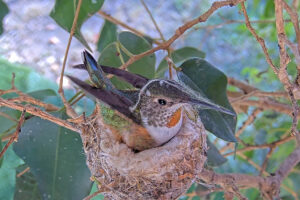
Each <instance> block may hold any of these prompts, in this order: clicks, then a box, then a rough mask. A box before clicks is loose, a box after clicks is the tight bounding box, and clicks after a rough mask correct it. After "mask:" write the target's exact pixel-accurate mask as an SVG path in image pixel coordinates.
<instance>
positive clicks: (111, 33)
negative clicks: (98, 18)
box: [97, 20, 117, 52]
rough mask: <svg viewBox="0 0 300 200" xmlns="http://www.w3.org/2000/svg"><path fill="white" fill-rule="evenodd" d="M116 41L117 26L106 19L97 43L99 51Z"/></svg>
mask: <svg viewBox="0 0 300 200" xmlns="http://www.w3.org/2000/svg"><path fill="white" fill-rule="evenodd" d="M115 41H117V26H116V25H115V24H113V23H111V22H110V21H107V20H105V22H104V25H103V27H102V29H101V33H100V37H99V40H98V43H97V49H98V51H99V52H101V51H103V49H104V48H105V47H107V46H108V45H109V44H110V43H113V42H115Z"/></svg>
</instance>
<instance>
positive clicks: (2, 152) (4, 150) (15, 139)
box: [0, 109, 26, 158]
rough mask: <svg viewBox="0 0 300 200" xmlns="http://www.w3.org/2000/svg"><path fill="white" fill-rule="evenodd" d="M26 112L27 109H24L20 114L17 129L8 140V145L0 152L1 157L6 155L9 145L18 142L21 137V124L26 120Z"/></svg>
mask: <svg viewBox="0 0 300 200" xmlns="http://www.w3.org/2000/svg"><path fill="white" fill-rule="evenodd" d="M25 113H26V109H23V111H22V114H21V116H20V119H19V122H18V125H17V128H16V131H15V132H14V134H13V136H12V137H11V138H10V139H9V140H8V142H7V143H6V145H5V146H4V148H3V149H2V151H1V153H0V158H1V157H2V156H3V155H4V153H5V152H6V150H7V149H8V147H9V146H10V145H11V144H12V143H13V142H16V141H17V140H18V137H19V133H20V132H21V126H22V125H23V122H24V120H25Z"/></svg>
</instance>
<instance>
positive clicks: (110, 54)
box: [98, 42, 131, 90]
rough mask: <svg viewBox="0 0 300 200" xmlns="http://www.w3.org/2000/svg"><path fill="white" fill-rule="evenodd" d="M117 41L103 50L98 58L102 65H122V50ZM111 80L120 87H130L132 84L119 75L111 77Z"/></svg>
mask: <svg viewBox="0 0 300 200" xmlns="http://www.w3.org/2000/svg"><path fill="white" fill-rule="evenodd" d="M117 47H118V43H117V42H113V43H111V44H110V45H108V46H107V47H106V48H105V49H104V50H103V51H102V52H101V55H100V57H99V59H98V63H99V64H101V65H106V66H111V67H120V66H121V65H122V62H121V59H120V56H121V54H120V52H119V49H118V48H117ZM110 80H111V82H112V83H113V84H114V86H116V87H117V88H118V89H122V90H124V89H129V88H131V85H130V84H129V83H127V82H125V81H122V80H120V79H119V78H117V77H113V78H111V79H110Z"/></svg>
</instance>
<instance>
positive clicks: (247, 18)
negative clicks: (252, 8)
mask: <svg viewBox="0 0 300 200" xmlns="http://www.w3.org/2000/svg"><path fill="white" fill-rule="evenodd" d="M241 6H242V11H243V13H244V16H245V22H246V26H247V28H248V29H249V31H250V32H251V33H252V35H253V36H254V37H255V39H256V40H257V42H258V43H259V44H260V46H261V48H262V49H263V52H264V54H265V57H266V59H267V62H268V64H269V65H270V67H271V68H272V69H273V71H274V73H275V74H278V69H277V67H276V66H275V65H274V64H273V61H272V59H271V57H270V55H269V53H268V50H267V47H266V44H265V41H264V39H262V38H261V37H259V36H258V34H257V33H256V32H255V30H254V28H253V27H252V25H251V23H250V20H249V17H248V14H247V11H246V8H245V4H244V2H241Z"/></svg>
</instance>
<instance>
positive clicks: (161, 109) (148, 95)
mask: <svg viewBox="0 0 300 200" xmlns="http://www.w3.org/2000/svg"><path fill="white" fill-rule="evenodd" d="M187 106H188V107H194V106H198V107H200V108H202V109H214V110H217V111H219V112H223V113H227V114H230V115H235V114H234V113H233V112H231V111H230V110H227V109H226V108H223V107H221V106H218V105H216V104H214V103H212V102H210V101H209V100H208V99H206V98H203V97H200V96H197V95H193V94H192V93H191V92H190V91H189V89H188V88H186V87H184V86H183V85H181V84H180V83H178V82H176V81H172V80H161V79H154V80H150V81H149V82H148V83H147V84H146V85H145V86H144V87H143V88H142V89H141V90H140V93H139V97H138V100H137V102H136V104H135V105H134V106H132V107H131V108H130V109H131V111H132V112H134V113H138V114H140V116H141V121H142V123H143V125H144V126H145V127H146V128H147V129H148V130H149V131H150V132H152V133H153V134H157V135H159V136H157V137H159V138H160V140H161V141H164V140H163V139H162V138H161V137H162V135H161V134H164V135H166V138H170V135H175V134H176V133H177V132H178V131H179V129H180V127H181V125H182V117H183V113H184V111H185V108H186V107H187ZM154 137H155V136H154ZM164 142H166V141H164Z"/></svg>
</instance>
